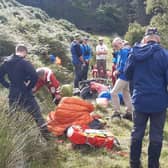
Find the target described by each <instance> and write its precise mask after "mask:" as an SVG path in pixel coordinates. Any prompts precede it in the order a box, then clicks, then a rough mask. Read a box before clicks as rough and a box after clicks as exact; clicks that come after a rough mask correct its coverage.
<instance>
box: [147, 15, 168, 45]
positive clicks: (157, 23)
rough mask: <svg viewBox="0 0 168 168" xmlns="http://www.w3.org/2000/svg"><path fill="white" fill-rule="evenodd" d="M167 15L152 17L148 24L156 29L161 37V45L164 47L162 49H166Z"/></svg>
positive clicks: (167, 39)
mask: <svg viewBox="0 0 168 168" xmlns="http://www.w3.org/2000/svg"><path fill="white" fill-rule="evenodd" d="M167 20H168V13H165V14H164V15H157V16H154V17H153V18H152V19H151V22H150V24H151V25H152V26H154V27H157V29H158V31H159V33H160V37H161V44H162V45H164V47H166V48H168V38H167V34H168V24H167Z"/></svg>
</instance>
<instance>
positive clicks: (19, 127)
mask: <svg viewBox="0 0 168 168" xmlns="http://www.w3.org/2000/svg"><path fill="white" fill-rule="evenodd" d="M5 95H6V93H5V92H3V91H1V94H0V107H1V113H0V145H1V150H0V158H1V159H0V167H3V168H18V167H22V168H25V167H31V168H33V167H40V168H46V167H58V168H59V167H61V165H60V164H61V163H60V161H61V160H62V159H63V158H62V154H61V152H60V151H59V149H58V147H57V145H56V143H55V142H50V143H47V142H46V141H44V139H43V138H42V137H41V136H40V132H39V129H38V128H37V127H36V124H35V122H34V120H33V119H32V118H31V116H30V115H29V114H27V113H23V112H21V111H18V112H16V113H15V114H14V115H12V117H10V116H9V115H7V111H8V107H7V106H6V105H5V104H6V103H7V102H6V99H7V97H6V96H5ZM28 165H29V166H28Z"/></svg>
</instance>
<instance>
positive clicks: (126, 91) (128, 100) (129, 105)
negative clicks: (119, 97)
mask: <svg viewBox="0 0 168 168" xmlns="http://www.w3.org/2000/svg"><path fill="white" fill-rule="evenodd" d="M124 82H125V84H124V85H125V87H124V89H123V100H124V104H125V106H126V112H130V113H132V111H133V110H132V109H133V107H132V103H131V95H130V91H129V82H127V81H124Z"/></svg>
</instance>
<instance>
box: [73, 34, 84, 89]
mask: <svg viewBox="0 0 168 168" xmlns="http://www.w3.org/2000/svg"><path fill="white" fill-rule="evenodd" d="M71 54H72V64H73V66H74V74H75V78H74V88H79V82H80V81H82V70H83V67H84V66H86V64H85V61H84V59H83V56H82V50H81V47H80V36H79V34H76V35H75V39H74V40H73V41H72V43H71Z"/></svg>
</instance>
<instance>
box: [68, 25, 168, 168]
mask: <svg viewBox="0 0 168 168" xmlns="http://www.w3.org/2000/svg"><path fill="white" fill-rule="evenodd" d="M74 43H76V44H77V42H76V40H75V42H74V41H73V42H72V44H74ZM78 45H79V44H78ZM112 47H113V51H114V54H113V65H112V75H113V78H112V82H113V88H112V91H111V95H112V105H113V109H114V113H113V114H112V119H113V118H121V114H122V113H121V111H120V102H119V98H118V93H122V94H123V100H124V103H125V106H126V113H125V114H124V115H123V118H126V119H129V120H133V129H132V133H131V145H130V167H131V168H140V167H141V161H140V158H141V151H142V141H143V137H144V134H145V129H146V126H147V122H148V120H149V121H150V125H149V146H148V168H159V167H160V166H159V158H160V154H161V149H162V141H163V128H164V124H165V120H166V109H167V107H168V51H167V50H166V49H164V48H163V47H162V46H161V45H160V36H159V33H158V30H157V28H153V27H149V28H147V30H146V32H145V35H144V37H143V38H142V41H141V42H140V43H136V44H135V45H134V46H133V47H130V46H129V45H128V43H127V42H126V41H124V40H122V39H121V38H119V37H117V38H115V39H114V40H113V41H112ZM72 48H73V47H72V45H71V51H72V50H73V49H72ZM78 49H79V50H80V45H79V46H78ZM100 50H101V51H100ZM78 53H79V54H78V56H76V55H77V54H76V52H75V50H73V52H72V60H75V62H74V61H73V64H74V66H75V82H74V83H75V84H74V86H75V87H78V82H79V81H80V80H82V78H80V77H79V76H80V70H79V69H81V65H83V64H85V61H84V59H83V55H82V52H78ZM106 55H107V47H106V46H105V45H104V44H103V39H101V38H100V39H99V45H98V46H97V47H96V68H95V69H97V70H98V71H99V74H101V70H103V71H102V72H105V69H106V58H107V57H106ZM98 71H96V70H95V72H94V73H95V74H96V73H97V72H98ZM103 75H105V74H103V73H102V77H103ZM130 85H131V87H130ZM130 88H131V93H130ZM131 96H132V98H131Z"/></svg>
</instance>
